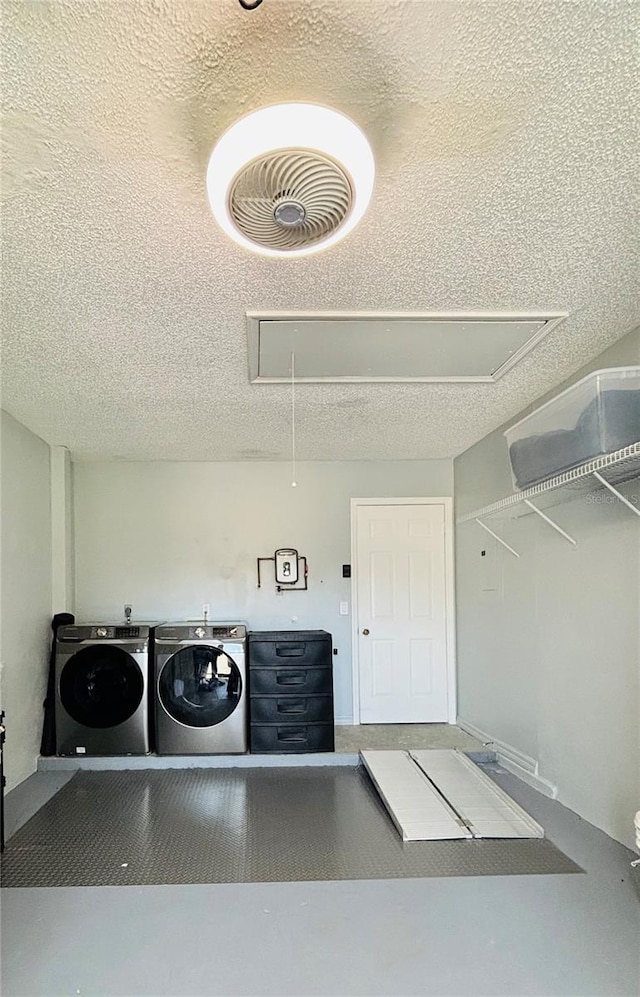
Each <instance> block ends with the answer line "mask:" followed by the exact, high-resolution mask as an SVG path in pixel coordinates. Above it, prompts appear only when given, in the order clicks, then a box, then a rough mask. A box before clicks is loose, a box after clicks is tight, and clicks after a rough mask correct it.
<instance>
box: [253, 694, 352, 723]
mask: <svg viewBox="0 0 640 997" xmlns="http://www.w3.org/2000/svg"><path fill="white" fill-rule="evenodd" d="M249 706H250V714H251V723H260V724H283V723H296V724H313V723H333V698H332V697H331V696H294V695H287V696H252V697H251V699H250V701H249Z"/></svg>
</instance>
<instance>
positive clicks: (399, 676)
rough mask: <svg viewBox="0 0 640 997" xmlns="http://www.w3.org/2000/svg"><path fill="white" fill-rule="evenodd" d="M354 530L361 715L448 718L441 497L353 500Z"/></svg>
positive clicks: (388, 719)
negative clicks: (403, 501) (415, 500)
mask: <svg viewBox="0 0 640 997" xmlns="http://www.w3.org/2000/svg"><path fill="white" fill-rule="evenodd" d="M355 532H356V536H355V589H356V591H355V594H356V606H357V624H358V627H357V641H358V646H357V658H358V668H359V689H360V722H361V723H371V724H373V723H377V724H381V723H437V722H446V721H447V720H448V719H449V717H448V709H447V707H448V697H447V688H448V669H447V577H446V565H447V557H446V550H445V507H444V504H424V505H421V504H398V505H392V504H390V505H377V504H373V505H361V504H357V505H356V506H355Z"/></svg>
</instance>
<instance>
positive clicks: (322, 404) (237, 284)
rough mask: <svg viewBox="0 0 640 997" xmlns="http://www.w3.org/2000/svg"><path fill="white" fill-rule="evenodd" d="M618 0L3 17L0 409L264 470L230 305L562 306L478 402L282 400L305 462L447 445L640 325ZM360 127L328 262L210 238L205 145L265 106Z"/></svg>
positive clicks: (471, 396)
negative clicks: (321, 113) (344, 218)
mask: <svg viewBox="0 0 640 997" xmlns="http://www.w3.org/2000/svg"><path fill="white" fill-rule="evenodd" d="M639 11H640V6H639V5H638V4H637V3H636V2H635V0H629V2H626V0H580V2H575V3H568V2H565V0H544V2H537V0H536V2H528V0H514V2H512V0H497V2H492V0H479V2H474V0H466V2H461V0H460V2H455V0H452V2H439V0H428V2H427V0H425V2H419V0H416V2H397V3H392V2H382V0H370V2H369V0H353V2H351V0H339V2H333V3H329V2H314V0H292V2H289V0H264V2H263V4H262V6H261V7H260V8H259V9H258V10H256V11H255V12H252V13H248V12H245V11H243V10H242V9H241V8H240V6H239V4H238V3H237V2H236V0H203V2H200V0H174V2H163V0H154V2H151V0H135V2H133V0H130V2H125V0H121V2H109V3H107V2H102V0H100V2H96V3H93V2H90V0H72V2H66V0H56V2H51V3H37V2H29V3H26V2H13V3H11V2H8V3H6V2H5V3H3V22H4V24H3V47H4V83H5V87H4V90H5V95H6V96H5V110H4V120H3V132H4V143H5V151H4V159H3V174H2V180H3V183H2V197H3V206H2V210H3V215H2V218H3V264H4V267H3V269H4V281H3V305H2V318H3V328H4V335H5V342H4V349H3V361H4V364H3V366H4V371H3V404H4V407H5V408H6V409H7V410H8V411H10V412H11V413H12V414H13V415H15V416H16V418H18V419H19V420H21V421H22V422H24V423H25V424H26V425H27V426H29V427H30V428H31V429H32V430H34V431H35V432H36V433H38V434H39V435H40V436H42V437H43V438H44V439H45V440H47V441H48V442H50V443H54V444H63V445H66V446H68V447H69V448H70V449H71V451H72V453H73V454H74V456H76V457H79V458H89V457H104V458H110V457H121V458H166V459H203V460H207V459H228V460H233V459H251V458H257V459H269V458H274V459H277V458H278V457H280V456H281V457H283V458H285V457H286V456H287V455H288V452H289V438H290V437H289V417H290V394H289V389H288V387H287V386H286V385H260V384H253V385H252V384H249V380H248V366H247V344H246V334H245V312H246V311H247V310H254V311H255V310H259V309H265V310H270V311H272V310H279V309H286V310H296V309H316V308H317V309H324V310H327V309H329V310H334V309H349V310H354V309H359V308H362V309H368V310H369V309H384V310H397V309H410V310H413V311H443V310H461V309H488V310H502V309H504V310H509V311H513V310H544V309H551V310H556V311H558V310H559V311H564V310H566V311H568V312H569V313H570V315H569V318H568V319H567V320H566V321H565V322H563V323H562V324H561V325H560V326H559V327H558V328H557V330H556V331H555V332H554V333H553V334H552V335H551V336H550V337H549V340H548V341H547V340H546V341H544V342H543V343H542V344H541V345H540V346H538V347H537V348H536V349H535V350H534V351H533V353H532V354H531V355H530V356H529V357H527V358H526V359H525V360H524V361H523V362H522V363H521V364H519V365H518V366H517V367H516V368H515V369H514V370H512V371H511V372H510V373H509V374H508V375H506V376H505V377H504V378H503V379H502V380H501V381H500V382H499V383H497V384H495V385H473V384H469V385H464V384H457V385H434V384H351V385H350V384H337V385H329V384H325V385H314V384H308V385H301V386H300V387H299V389H298V391H297V404H298V426H297V441H298V453H299V457H300V459H319V460H326V459H355V458H426V457H442V456H451V455H453V454H455V453H458V452H460V451H461V450H463V449H465V448H466V447H468V446H469V445H470V444H472V443H473V442H474V441H475V440H477V439H479V438H480V437H482V436H483V435H485V434H486V433H487V432H488V431H490V430H491V429H493V428H494V427H495V426H497V425H499V424H500V423H501V422H503V421H505V420H506V419H508V418H509V417H511V416H512V415H513V414H515V413H516V412H517V411H518V410H519V409H521V408H522V407H523V406H524V405H525V404H527V403H529V402H530V401H532V400H533V399H535V398H536V397H538V396H539V395H541V394H542V393H543V392H545V391H547V390H548V389H550V388H551V387H553V386H554V385H555V384H558V383H560V382H561V381H562V380H563V379H564V378H566V377H567V376H568V375H569V374H571V373H572V372H573V371H574V370H576V369H577V368H578V367H579V366H581V365H582V364H583V363H584V362H586V361H587V360H589V359H590V358H591V357H593V356H594V355H596V354H597V353H598V352H600V350H602V349H604V348H605V347H606V346H608V345H609V344H610V343H612V342H613V341H614V340H615V339H617V338H618V337H620V336H621V335H623V334H624V333H625V332H626V331H628V330H629V329H630V328H632V327H633V326H634V325H637V324H638V323H639V322H640V304H639V301H638V279H639V277H640V267H639V263H638V256H637V255H636V251H637V244H636V242H635V240H636V235H637V228H638V179H637V173H636V170H637V157H638V152H639V147H638V129H637V117H635V115H636V114H637V106H638V92H637V80H638V58H637V53H638V40H639V33H638V16H639ZM291 99H294V100H296V99H297V100H312V101H317V102H322V103H326V104H328V105H330V106H333V107H336V108H338V109H340V110H342V111H344V112H345V113H347V114H349V115H351V116H352V117H353V118H354V119H355V120H356V121H357V122H358V123H359V124H360V125H361V127H362V128H363V129H364V130H365V131H366V133H367V134H368V136H369V138H370V141H371V143H372V145H373V148H374V152H375V155H376V160H377V166H378V176H377V180H376V187H375V191H374V197H373V201H372V204H371V206H370V209H369V211H368V213H367V215H366V216H365V218H364V220H363V221H362V222H361V224H360V225H359V227H358V228H357V229H356V230H355V232H353V233H352V234H351V235H350V236H349V237H348V238H347V239H345V240H344V242H343V243H341V244H340V245H339V246H337V247H335V248H334V249H332V250H329V251H327V252H326V253H321V254H319V255H317V256H311V257H308V258H303V259H297V260H281V259H275V260H274V259H263V258H260V257H258V256H256V255H254V254H251V253H247V252H245V251H244V250H242V249H240V248H239V247H237V246H236V245H235V244H233V243H232V242H230V241H229V240H228V239H227V238H226V237H225V236H224V235H223V234H222V233H221V232H220V231H219V230H218V229H217V227H216V225H215V223H214V221H213V219H212V217H211V214H210V212H209V209H208V206H207V200H206V192H205V184H204V176H205V170H206V163H207V159H208V154H209V152H210V150H211V147H212V145H213V144H214V142H215V140H216V138H217V136H218V135H219V134H220V133H221V131H222V130H223V129H224V128H225V127H226V126H228V125H229V124H230V123H231V122H232V121H233V120H235V118H236V117H238V116H239V115H240V114H241V113H243V112H246V111H248V110H252V109H254V108H256V107H259V106H262V105H264V104H268V103H273V102H276V101H281V100H291Z"/></svg>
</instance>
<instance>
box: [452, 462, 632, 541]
mask: <svg viewBox="0 0 640 997" xmlns="http://www.w3.org/2000/svg"><path fill="white" fill-rule="evenodd" d="M596 475H598V477H596ZM638 477H640V442H638V443H632V444H631V445H630V446H628V447H625V448H624V449H623V450H616V451H615V453H610V454H604V455H603V456H602V457H597V458H596V459H595V460H590V461H588V463H586V464H580V465H579V466H578V467H574V468H572V469H571V470H570V471H566V472H565V473H564V474H559V475H557V476H556V477H555V478H548V479H547V480H546V481H541V482H540V483H539V484H537V485H532V486H531V488H525V489H523V490H522V491H521V492H514V493H513V494H512V495H507V496H506V498H503V499H500V500H499V501H498V502H493V503H492V504H491V505H486V506H484V507H483V508H482V509H476V510H475V511H474V512H468V513H466V514H465V515H464V516H459V517H458V519H457V522H458V523H468V522H472V521H473V520H478V519H487V518H492V519H518V518H520V517H521V516H531V515H533V514H534V513H535V512H536V509H533V508H532V507H531V506H530V505H528V504H527V503H528V502H533V503H535V506H536V507H537V510H540V509H548V508H551V507H552V506H554V505H559V504H560V503H561V502H570V501H572V500H573V499H576V498H580V497H581V496H582V495H586V494H589V493H594V492H598V491H602V490H603V489H606V487H607V484H606V483H608V484H609V485H613V486H617V485H620V484H622V483H623V482H625V481H631V480H632V479H633V478H638ZM605 482H606V483H605ZM623 501H624V499H623ZM637 511H639V512H640V507H638V510H637ZM481 525H482V524H481Z"/></svg>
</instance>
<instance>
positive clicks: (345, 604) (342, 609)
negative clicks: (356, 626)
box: [340, 602, 349, 616]
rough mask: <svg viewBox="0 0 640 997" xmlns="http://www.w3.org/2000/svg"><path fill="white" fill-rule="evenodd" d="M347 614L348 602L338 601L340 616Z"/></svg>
mask: <svg viewBox="0 0 640 997" xmlns="http://www.w3.org/2000/svg"><path fill="white" fill-rule="evenodd" d="M348 615H349V603H348V602H341V603H340V616H348Z"/></svg>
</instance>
